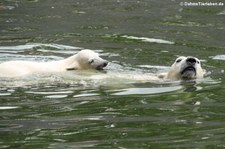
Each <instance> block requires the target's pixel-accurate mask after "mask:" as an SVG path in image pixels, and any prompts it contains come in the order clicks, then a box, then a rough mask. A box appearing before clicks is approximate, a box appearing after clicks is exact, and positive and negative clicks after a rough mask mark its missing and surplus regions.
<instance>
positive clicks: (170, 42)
mask: <svg viewBox="0 0 225 149" xmlns="http://www.w3.org/2000/svg"><path fill="white" fill-rule="evenodd" d="M122 37H124V38H127V39H135V40H141V41H143V42H152V43H164V44H174V42H172V41H167V40H163V39H156V38H147V37H135V36H127V35H124V36H122Z"/></svg>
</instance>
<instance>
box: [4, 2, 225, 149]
mask: <svg viewBox="0 0 225 149" xmlns="http://www.w3.org/2000/svg"><path fill="white" fill-rule="evenodd" d="M180 2H181V1H177V0H171V1H159V0H144V1H135V0H131V1H130V0H129V1H128V0H111V1H102V0H95V1H92V0H85V1H83V0H76V1H74V0H67V1H60V0H48V1H40V0H21V1H17V0H3V1H1V2H0V35H1V36H0V61H1V62H3V61H8V60H31V61H51V60H60V59H63V58H66V57H68V56H70V55H72V54H75V53H76V52H78V51H80V50H82V49H91V50H94V51H96V52H99V53H100V55H101V57H103V58H105V59H107V60H109V61H110V64H109V66H108V67H107V68H106V72H108V74H111V73H114V72H116V73H118V74H123V75H128V76H133V75H140V76H148V75H152V74H153V75H154V74H157V73H160V72H164V71H167V70H168V68H169V66H170V65H171V64H172V63H173V61H174V60H175V58H176V57H177V56H181V55H183V56H188V55H191V56H195V57H198V58H199V59H201V61H202V67H203V68H204V69H206V71H207V74H206V76H205V78H204V79H202V80H193V81H181V82H180V81H176V82H157V81H146V80H145V81H137V80H132V79H123V78H122V79H118V78H116V79H113V78H110V79H103V80H96V79H93V78H92V79H84V78H83V77H81V78H79V76H81V75H79V73H78V74H74V73H73V72H69V73H66V74H48V75H46V74H35V75H31V76H26V77H21V78H1V79H0V103H1V104H0V136H1V137H0V148H224V146H225V143H224V138H225V127H224V124H225V122H224V119H225V114H224V113H225V110H224V109H225V108H224V106H225V102H224V97H225V93H224V90H225V86H224V84H225V77H224V66H225V61H224V60H225V58H224V54H225V53H224V51H225V48H224V47H225V42H224V40H225V38H224V34H225V27H224V23H225V22H224V16H225V13H224V12H225V9H224V6H214V7H213V6H212V7H187V6H180ZM92 73H93V72H92ZM95 73H97V74H99V73H102V72H94V74H95ZM81 74H82V75H83V73H81ZM88 75H92V74H88ZM100 75H101V74H100ZM104 75H107V73H106V74H104Z"/></svg>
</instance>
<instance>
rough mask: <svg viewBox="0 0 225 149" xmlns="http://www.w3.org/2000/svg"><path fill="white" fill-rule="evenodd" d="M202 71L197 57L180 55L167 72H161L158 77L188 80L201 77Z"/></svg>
mask: <svg viewBox="0 0 225 149" xmlns="http://www.w3.org/2000/svg"><path fill="white" fill-rule="evenodd" d="M204 73H205V71H204V70H203V69H202V67H201V63H200V60H199V59H198V58H196V57H184V56H181V57H178V58H177V59H176V61H175V62H174V63H173V65H172V66H171V68H170V69H169V72H168V73H162V74H160V75H159V76H158V77H159V78H163V79H165V80H190V79H200V78H203V76H204Z"/></svg>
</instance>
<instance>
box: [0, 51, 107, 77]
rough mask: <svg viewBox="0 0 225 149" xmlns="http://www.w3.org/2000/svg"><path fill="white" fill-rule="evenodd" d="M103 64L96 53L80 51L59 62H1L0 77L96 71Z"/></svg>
mask: <svg viewBox="0 0 225 149" xmlns="http://www.w3.org/2000/svg"><path fill="white" fill-rule="evenodd" d="M92 61H93V62H92ZM91 62H92V63H91ZM104 63H107V61H105V60H104V59H102V58H100V57H99V55H98V53H95V52H94V51H91V50H82V51H80V52H78V53H77V54H75V55H73V56H71V57H68V58H66V59H63V60H59V61H50V62H34V61H8V62H3V63H1V64H0V76H3V77H16V76H23V75H28V74H33V73H47V72H63V71H67V70H68V69H96V68H97V67H103V65H104Z"/></svg>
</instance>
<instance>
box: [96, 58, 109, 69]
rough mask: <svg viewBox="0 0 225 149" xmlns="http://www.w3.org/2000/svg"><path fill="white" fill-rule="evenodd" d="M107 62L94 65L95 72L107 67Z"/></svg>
mask: <svg viewBox="0 0 225 149" xmlns="http://www.w3.org/2000/svg"><path fill="white" fill-rule="evenodd" d="M108 63H109V62H108V61H106V60H104V61H102V62H100V63H98V64H97V65H96V69H97V70H102V69H103V68H104V67H106V66H107V65H108Z"/></svg>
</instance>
